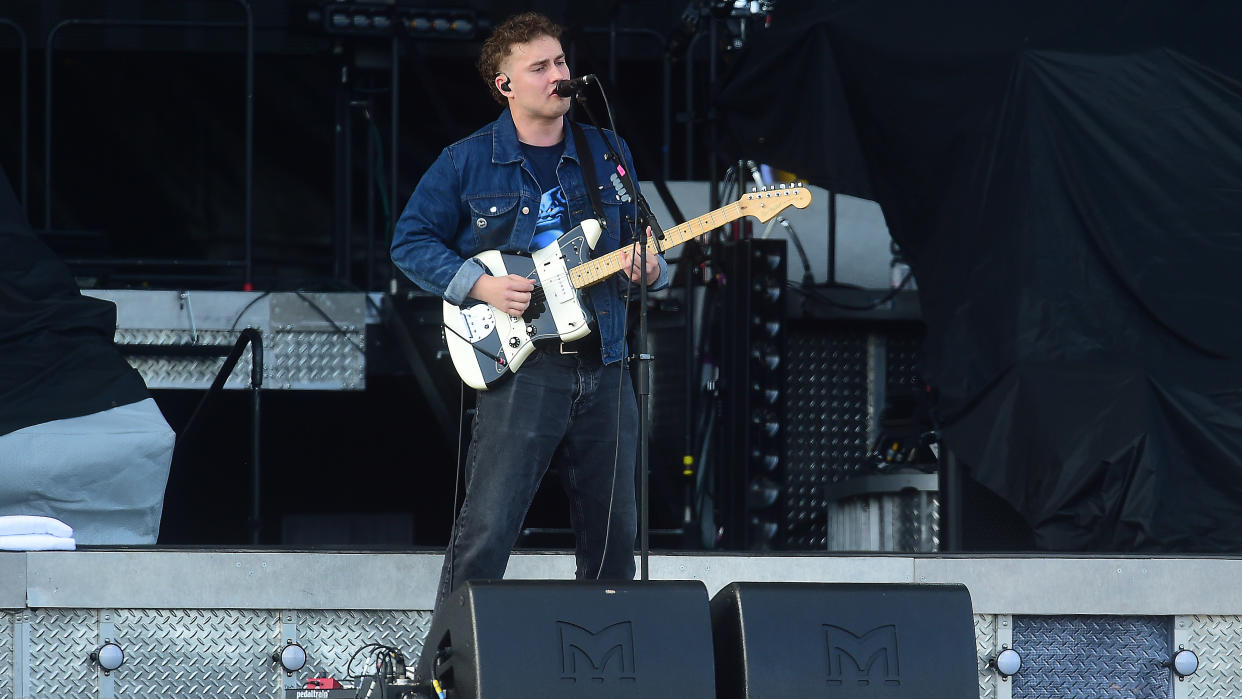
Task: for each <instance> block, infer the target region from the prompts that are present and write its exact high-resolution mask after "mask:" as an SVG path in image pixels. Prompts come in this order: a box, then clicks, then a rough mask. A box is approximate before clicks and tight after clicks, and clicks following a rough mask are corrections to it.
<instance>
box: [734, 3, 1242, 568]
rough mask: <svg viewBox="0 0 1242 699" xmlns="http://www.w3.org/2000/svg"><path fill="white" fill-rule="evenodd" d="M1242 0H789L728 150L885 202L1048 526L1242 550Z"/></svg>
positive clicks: (1063, 541) (1101, 536)
mask: <svg viewBox="0 0 1242 699" xmlns="http://www.w3.org/2000/svg"><path fill="white" fill-rule="evenodd" d="M1240 26H1242V5H1239V4H1237V3H1234V2H1155V1H1152V2H1120V1H1118V0H1112V1H1102V2H1094V3H1077V2H1064V1H1043V2H1014V3H994V2H987V1H975V0H970V1H967V0H959V1H957V2H944V3H923V2H916V1H906V0H889V1H886V2H836V3H817V2H801V3H799V2H782V3H780V5H779V13H778V15H777V16H776V19H775V21H774V23H773V25H772V27H771V28H770V29H769V30H767V31H765V32H761V33H759V34H758V36H756V37H755V38H754V39H753V41H752V42H751V43H750V45H749V46H748V47H747V49H746V53H745V54H744V55H742V56H740V57H739V60H738V61H737V62H736V67H735V69H734V70H733V71H732V72H731V73H730V74H729V75H728V76H727V77H726V79H725V85H724V87H723V88H722V90H721V93H720V96H719V101H718V103H719V105H718V106H719V107H720V108H721V110H722V112H723V113H725V114H726V115H727V116H726V121H727V122H728V128H727V131H728V132H729V135H728V136H727V138H726V142H725V143H723V144H722V145H723V147H725V148H726V149H728V150H729V151H730V152H731V153H733V154H736V155H738V156H744V157H750V158H755V159H762V160H764V161H766V162H769V163H771V164H773V165H776V166H778V167H780V168H782V169H785V170H790V171H792V172H795V173H798V174H799V175H801V176H803V177H805V178H808V179H809V180H810V181H811V182H813V183H816V184H821V185H823V186H825V187H827V188H829V189H832V190H835V191H840V192H845V193H849V194H855V195H858V196H863V197H867V198H871V199H875V200H877V201H878V202H879V203H880V204H881V206H882V208H883V211H884V215H885V218H886V219H887V222H888V225H889V229H890V231H891V232H892V234H893V237H894V238H895V239H896V240H897V241H898V243H899V244H900V245H901V246H902V248H903V249H904V250H905V251H906V253H907V255H908V256H909V258H910V259H911V264H912V267H913V269H914V272H915V274H916V276H917V278H918V282H919V289H920V295H921V299H922V304H923V311H924V316H925V320H926V322H927V326H928V334H927V342H926V347H925V350H926V366H925V378H926V379H927V381H928V383H929V384H930V385H932V386H934V387H935V389H936V391H937V394H938V414H939V417H940V420H941V421H942V427H943V431H944V437H945V441H946V444H947V446H949V447H950V448H952V449H953V450H955V451H956V452H957V453H958V454H959V455H960V456H961V457H962V459H963V460H964V461H965V462H966V463H967V464H968V465H969V466H970V468H971V472H972V475H973V476H974V478H976V479H978V481H979V482H980V483H982V484H983V485H985V486H986V487H987V488H989V489H991V490H992V491H994V492H995V493H997V494H999V495H1000V496H1002V497H1003V498H1004V499H1005V500H1006V501H1008V502H1009V503H1010V504H1011V505H1013V507H1014V508H1015V509H1016V510H1017V511H1018V512H1020V513H1021V514H1022V515H1023V516H1024V517H1025V518H1026V520H1027V521H1028V523H1029V524H1030V525H1031V526H1032V528H1033V529H1034V532H1035V540H1036V543H1037V545H1038V546H1040V547H1041V548H1047V549H1055V550H1096V551H1130V550H1139V551H1239V550H1242V527H1240V526H1237V524H1238V523H1242V322H1240V321H1242V294H1239V292H1238V290H1237V284H1238V276H1239V275H1238V273H1237V269H1238V266H1239V263H1242V83H1240V82H1239V79H1240V78H1242V43H1240V42H1238V40H1237V38H1236V30H1237V28H1238V27H1240Z"/></svg>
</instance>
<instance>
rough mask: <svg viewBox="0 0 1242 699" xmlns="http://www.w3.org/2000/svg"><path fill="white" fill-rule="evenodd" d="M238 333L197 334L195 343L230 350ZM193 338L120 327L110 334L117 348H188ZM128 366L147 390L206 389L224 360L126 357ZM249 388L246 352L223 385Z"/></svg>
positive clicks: (184, 333) (187, 333)
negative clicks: (153, 346)
mask: <svg viewBox="0 0 1242 699" xmlns="http://www.w3.org/2000/svg"><path fill="white" fill-rule="evenodd" d="M238 334H239V333H238V332H229V331H226V330H200V331H198V335H197V336H198V344H200V345H206V346H210V347H215V346H222V347H231V346H232V345H233V343H234V342H236V341H237V336H238ZM193 337H194V335H193V334H191V333H190V331H188V330H130V329H124V328H120V329H117V331H116V334H115V335H113V341H115V342H116V343H117V344H118V345H188V344H191V342H192V341H193ZM126 360H128V361H129V364H130V366H132V367H134V368H135V369H137V370H138V373H139V374H142V379H143V381H145V382H146V383H147V386H148V387H149V388H207V387H208V386H210V385H211V382H212V381H214V380H215V378H216V373H217V372H219V371H220V367H221V366H223V365H224V357H135V356H128V357H126ZM249 385H250V353H249V352H247V353H244V354H243V355H242V358H241V361H239V362H238V363H237V366H236V367H234V368H233V373H232V374H230V375H229V378H228V380H226V381H225V382H224V387H225V388H246V387H248V386H249Z"/></svg>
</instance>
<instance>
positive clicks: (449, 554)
mask: <svg viewBox="0 0 1242 699" xmlns="http://www.w3.org/2000/svg"><path fill="white" fill-rule="evenodd" d="M457 388H458V399H457V468H456V469H455V470H454V472H453V507H452V508H450V510H449V515H450V517H451V518H452V519H451V520H450V521H449V542H448V550H447V551H445V553H444V556H445V563H444V568H445V572H447V573H448V585H449V588H450V590H449V591H450V592H452V589H451V588H452V587H453V559H454V558H455V556H454V555H453V545H454V544H455V543H456V541H457V486H458V484H460V483H461V481H462V463H461V443H462V438H463V437H465V427H464V425H465V422H466V383H465V382H464V381H458V382H457ZM439 596H440V590H439V589H438V586H437V589H436V597H437V598H439ZM437 601H439V600H438V599H437Z"/></svg>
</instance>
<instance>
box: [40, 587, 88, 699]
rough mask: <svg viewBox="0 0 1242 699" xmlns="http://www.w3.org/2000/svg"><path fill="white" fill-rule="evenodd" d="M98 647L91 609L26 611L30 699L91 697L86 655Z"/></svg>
mask: <svg viewBox="0 0 1242 699" xmlns="http://www.w3.org/2000/svg"><path fill="white" fill-rule="evenodd" d="M98 645H99V616H98V613H97V612H95V611H94V610H82V609H32V610H30V646H29V652H30V658H31V662H30V675H29V681H30V699H65V697H90V696H95V694H96V691H95V669H94V666H93V665H91V664H90V663H89V662H87V656H89V655H90V653H91V651H93V650H95V648H96V647H98Z"/></svg>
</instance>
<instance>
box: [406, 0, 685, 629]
mask: <svg viewBox="0 0 1242 699" xmlns="http://www.w3.org/2000/svg"><path fill="white" fill-rule="evenodd" d="M560 36H561V29H560V27H558V26H557V25H556V24H554V23H553V22H552V21H550V20H549V19H548V18H547V17H544V16H542V15H539V14H536V13H533V12H527V13H524V14H520V15H517V16H515V17H511V18H509V19H508V20H506V21H505V22H503V23H502V24H500V25H499V26H497V27H496V29H495V31H494V32H493V33H492V35H491V36H490V37H489V38H488V39H487V41H486V42H485V43H484V44H483V48H482V50H481V52H480V55H479V60H478V68H479V73H480V75H481V76H482V77H483V80H484V81H485V82H486V83H487V85H488V90H489V91H490V93H491V95H492V97H493V98H494V99H495V100H496V101H497V102H499V103H500V104H501V105H503V106H504V107H505V110H504V111H503V112H502V113H501V115H500V116H499V118H497V119H496V121H494V122H492V123H490V124H488V125H487V126H484V127H483V128H481V129H479V130H478V131H476V132H475V133H474V134H472V135H470V136H467V137H466V138H464V139H462V140H460V141H458V142H457V143H454V144H452V145H450V146H448V147H447V148H445V149H444V150H443V152H441V154H440V156H439V158H437V159H436V161H435V162H434V163H433V164H432V165H431V167H430V168H429V169H428V170H427V172H426V173H425V174H424V175H423V178H422V180H421V181H420V182H419V183H418V187H417V188H416V189H415V190H414V193H413V195H411V197H410V199H409V202H408V203H407V204H406V207H405V210H404V211H403V212H402V214H401V218H400V219H399V220H398V222H397V227H396V230H395V231H394V236H393V243H392V260H393V262H394V263H395V264H396V265H397V267H399V268H400V269H401V270H402V271H403V272H404V273H405V274H406V275H407V276H408V277H409V278H410V279H411V280H413V281H414V283H416V284H418V285H419V286H420V287H422V288H424V289H426V290H428V291H430V292H432V293H435V294H438V295H440V296H441V297H443V298H444V299H445V300H446V301H448V302H449V303H451V304H453V305H462V304H464V303H466V302H467V300H468V299H478V300H480V301H484V302H486V303H488V304H489V305H491V306H493V307H495V308H497V309H500V310H501V311H504V312H506V313H508V314H509V315H511V316H514V317H520V316H521V314H522V313H523V311H525V310H526V308H527V306H528V305H529V304H530V302H531V293H532V291H533V290H534V285H533V284H532V283H531V282H530V281H529V280H528V279H526V278H524V277H521V276H518V275H508V276H493V275H492V274H490V273H489V271H488V270H487V269H486V268H485V267H484V266H483V265H482V264H481V263H479V262H478V261H476V260H472V259H470V258H471V256H473V255H475V254H477V253H479V252H482V251H484V250H491V249H498V250H501V251H502V252H509V253H527V252H531V251H534V250H538V249H540V248H542V247H544V246H546V245H548V244H549V243H551V242H552V241H554V240H555V239H556V238H557V237H558V236H559V235H560V233H561V232H562V231H567V230H570V229H572V228H573V227H574V226H576V225H578V223H579V222H581V221H582V220H583V219H587V218H597V217H598V214H597V213H596V212H595V211H594V207H593V204H592V202H591V198H590V197H589V195H588V192H587V184H586V182H587V181H588V179H587V178H585V177H584V172H583V169H584V168H591V169H592V170H593V171H594V173H595V181H597V182H599V183H601V184H603V186H602V187H600V188H599V190H600V191H599V193H600V198H601V200H602V201H601V202H600V204H602V206H601V207H600V208H602V209H603V210H604V212H603V218H604V219H605V220H606V225H605V226H604V232H603V234H602V235H601V237H600V240H599V243H598V244H597V246H596V248H595V251H594V254H595V256H597V257H598V256H599V255H601V254H604V253H608V252H611V251H613V250H617V249H621V248H623V247H624V249H625V252H623V253H622V255H623V258H622V262H623V263H624V265H623V267H624V269H626V270H627V272H625V273H623V274H622V275H618V276H617V277H614V278H612V279H610V280H608V281H606V282H604V283H601V284H596V285H595V286H592V287H589V288H588V289H586V290H585V293H583V297H584V301H585V305H586V306H588V309H587V310H588V311H589V313H590V316H591V317H593V318H594V319H595V327H594V328H593V330H592V332H591V333H590V334H589V335H587V336H586V337H585V338H583V339H580V340H576V341H574V342H572V343H560V344H559V345H558V344H557V343H552V346H550V347H547V346H545V347H543V348H541V349H539V350H537V351H536V352H535V353H534V354H532V355H531V356H530V357H529V358H528V359H526V361H525V363H523V364H522V366H521V369H520V370H519V371H517V372H516V373H514V374H513V375H512V376H508V377H506V378H505V379H503V380H502V381H500V382H497V383H496V384H493V385H492V386H491V387H489V390H486V391H482V392H480V393H479V395H478V401H477V411H476V413H475V417H474V424H473V428H472V432H471V441H470V448H469V451H468V453H467V457H466V495H465V499H464V501H463V502H462V506H461V510H460V511H459V512H458V515H457V519H456V522H455V523H454V526H453V534H452V537H451V539H450V541H449V546H448V551H447V552H446V555H445V560H444V568H443V570H442V572H441V577H440V586H439V590H438V592H437V597H436V608H437V609H438V608H439V606H440V603H441V601H442V600H443V599H444V598H445V597H446V596H447V595H448V593H449V592H451V591H452V590H453V589H455V588H456V587H457V586H458V585H460V584H461V583H462V582H464V581H466V580H474V579H487V578H491V579H495V578H500V577H502V575H503V574H504V571H505V567H506V565H507V563H508V559H509V553H510V551H511V549H512V548H513V545H514V543H516V541H517V537H518V534H519V532H520V530H521V527H522V521H523V519H524V518H525V516H526V511H527V509H528V508H529V507H530V503H531V500H532V499H533V498H534V495H535V492H536V490H537V488H538V486H539V483H540V481H542V479H543V476H544V473H545V472H546V471H547V469H548V467H549V465H550V464H555V466H556V469H557V471H558V472H559V475H560V479H561V483H562V486H563V487H564V489H565V492H566V494H567V495H568V496H569V503H570V520H571V524H572V525H573V529H574V533H575V536H576V542H577V550H576V553H577V556H576V558H577V577H578V578H579V579H604V580H607V579H613V580H617V579H626V580H628V579H632V578H633V576H634V536H635V529H636V519H637V518H636V514H635V493H634V461H635V444H634V441H635V440H634V435H635V434H636V432H637V429H638V410H637V403H636V400H635V397H634V391H633V388H632V385H631V383H630V378H629V372H628V369H627V368H626V366H625V354H626V351H627V350H626V343H625V336H624V335H625V315H626V309H625V299H626V298H627V296H628V293H627V291H628V289H627V287H629V285H630V284H631V283H636V282H638V281H639V279H641V275H642V274H643V270H642V269H640V265H641V266H645V268H646V269H645V273H646V278H647V279H648V282H649V284H650V288H652V289H659V288H662V287H663V286H666V285H667V283H668V271H667V266H666V264H665V262H664V260H663V259H662V258H660V257H659V256H658V255H656V254H654V252H651V251H649V252H648V253H647V256H646V257H645V258H640V259H638V260H635V257H638V254H637V250H636V249H635V248H632V247H630V246H629V242H630V241H631V240H632V239H633V237H632V234H633V230H632V222H631V221H628V220H627V218H626V213H628V212H630V211H632V206H630V205H627V206H624V207H623V206H622V203H623V199H626V198H627V194H626V193H625V192H618V191H617V190H616V189H615V188H614V186H613V180H612V175H613V174H615V173H616V172H617V166H616V164H615V163H612V162H609V161H606V160H605V159H604V155H605V154H606V153H607V152H608V149H607V147H606V144H605V142H604V140H603V139H604V138H605V137H607V138H609V139H611V140H612V141H613V142H614V143H616V142H617V141H616V137H615V136H613V135H612V134H611V133H608V132H600V131H598V130H596V129H594V128H591V127H589V126H583V127H582V128H583V132H584V135H585V141H586V144H587V147H586V148H585V149H584V150H589V153H586V152H583V151H582V150H580V149H579V146H578V145H577V143H576V141H575V139H574V138H572V137H570V127H569V122H568V119H567V118H566V113H567V112H568V111H569V107H570V100H569V99H566V98H563V97H560V96H558V95H557V94H556V84H557V81H559V80H566V79H568V78H569V77H570V74H569V67H568V65H567V64H566V61H565V52H564V51H563V50H562V48H561V42H560ZM620 148H621V150H622V156H623V158H624V159H625V161H626V162H627V163H628V162H631V160H630V158H629V150H628V147H626V146H625V144H624V142H620ZM623 209H624V210H625V213H623Z"/></svg>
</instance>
